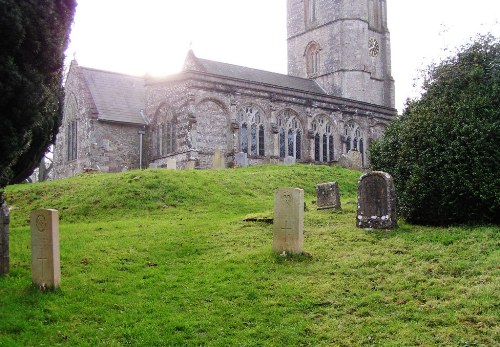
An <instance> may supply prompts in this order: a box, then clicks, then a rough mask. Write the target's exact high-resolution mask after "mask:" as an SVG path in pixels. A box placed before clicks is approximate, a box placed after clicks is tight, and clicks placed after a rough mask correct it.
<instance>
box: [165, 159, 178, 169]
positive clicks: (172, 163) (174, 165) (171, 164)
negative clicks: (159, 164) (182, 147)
mask: <svg viewBox="0 0 500 347" xmlns="http://www.w3.org/2000/svg"><path fill="white" fill-rule="evenodd" d="M167 169H168V170H177V160H175V159H167Z"/></svg>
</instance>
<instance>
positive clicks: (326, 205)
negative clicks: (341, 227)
mask: <svg viewBox="0 0 500 347" xmlns="http://www.w3.org/2000/svg"><path fill="white" fill-rule="evenodd" d="M316 205H317V209H318V210H340V192H339V185H338V184H337V182H328V183H320V184H318V185H316Z"/></svg>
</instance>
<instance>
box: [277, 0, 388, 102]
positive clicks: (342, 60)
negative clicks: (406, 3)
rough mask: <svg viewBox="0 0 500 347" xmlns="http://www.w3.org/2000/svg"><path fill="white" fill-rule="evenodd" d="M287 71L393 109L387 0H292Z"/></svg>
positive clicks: (342, 94)
mask: <svg viewBox="0 0 500 347" xmlns="http://www.w3.org/2000/svg"><path fill="white" fill-rule="evenodd" d="M287 4H288V6H287V9H288V17H287V18H288V27H287V29H288V74H289V75H292V76H297V77H303V78H310V79H313V80H315V81H316V82H317V83H318V85H319V86H321V87H322V88H323V89H324V90H325V91H326V92H327V93H328V94H330V95H334V96H339V97H344V98H348V99H354V100H358V101H363V102H367V103H371V104H376V105H380V106H385V107H392V108H394V80H393V78H392V76H391V46H390V35H389V30H388V27H387V6H386V0H287Z"/></svg>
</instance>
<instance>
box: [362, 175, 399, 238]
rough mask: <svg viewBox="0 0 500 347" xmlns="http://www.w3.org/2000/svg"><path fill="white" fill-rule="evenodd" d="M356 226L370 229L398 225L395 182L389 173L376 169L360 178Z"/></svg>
mask: <svg viewBox="0 0 500 347" xmlns="http://www.w3.org/2000/svg"><path fill="white" fill-rule="evenodd" d="M356 226H357V227H358V228H369V229H392V228H395V227H396V226H397V214H396V194H395V191H394V182H393V179H392V177H391V175H389V174H388V173H386V172H381V171H374V172H371V173H367V174H365V175H363V176H361V178H360V179H359V182H358V209H357V215H356Z"/></svg>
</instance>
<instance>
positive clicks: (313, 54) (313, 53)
mask: <svg viewBox="0 0 500 347" xmlns="http://www.w3.org/2000/svg"><path fill="white" fill-rule="evenodd" d="M319 52H320V47H319V45H318V44H317V43H316V42H310V43H309V44H308V45H307V48H306V65H307V76H308V77H315V76H317V75H318V73H319V64H320V60H319V59H320V55H319Z"/></svg>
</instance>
